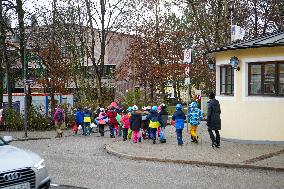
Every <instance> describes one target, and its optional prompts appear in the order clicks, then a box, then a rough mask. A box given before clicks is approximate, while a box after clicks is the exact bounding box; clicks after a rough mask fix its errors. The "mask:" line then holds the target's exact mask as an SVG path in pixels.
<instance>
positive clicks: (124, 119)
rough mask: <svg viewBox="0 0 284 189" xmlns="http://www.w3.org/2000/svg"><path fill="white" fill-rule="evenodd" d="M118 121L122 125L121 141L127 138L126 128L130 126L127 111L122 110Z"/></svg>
mask: <svg viewBox="0 0 284 189" xmlns="http://www.w3.org/2000/svg"><path fill="white" fill-rule="evenodd" d="M120 123H121V124H122V125H123V126H122V129H123V141H126V140H127V135H128V129H129V128H130V116H129V114H128V113H127V111H125V110H124V111H123V116H122V118H121V119H120Z"/></svg>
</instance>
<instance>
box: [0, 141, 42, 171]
mask: <svg viewBox="0 0 284 189" xmlns="http://www.w3.org/2000/svg"><path fill="white" fill-rule="evenodd" d="M40 160H41V158H40V157H39V156H38V155H37V154H35V153H33V152H30V151H26V150H21V149H19V148H16V147H14V146H10V145H4V146H0V172H6V171H9V170H14V169H21V168H25V167H33V166H34V165H35V164H36V163H38V162H39V161H40Z"/></svg>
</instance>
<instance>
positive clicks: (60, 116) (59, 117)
mask: <svg viewBox="0 0 284 189" xmlns="http://www.w3.org/2000/svg"><path fill="white" fill-rule="evenodd" d="M57 121H58V122H61V121H63V113H62V111H59V112H58V114H57Z"/></svg>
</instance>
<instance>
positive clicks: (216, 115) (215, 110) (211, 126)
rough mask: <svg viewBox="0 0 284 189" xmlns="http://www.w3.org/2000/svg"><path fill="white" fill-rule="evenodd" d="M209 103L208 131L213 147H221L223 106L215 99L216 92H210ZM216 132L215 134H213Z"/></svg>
mask: <svg viewBox="0 0 284 189" xmlns="http://www.w3.org/2000/svg"><path fill="white" fill-rule="evenodd" d="M209 99H210V100H209V101H208V102H207V105H208V115H207V126H208V132H209V135H210V138H211V141H212V147H217V148H219V147H220V133H219V130H221V118H220V114H221V108H220V104H219V101H218V100H216V99H215V94H214V93H213V92H211V93H210V94H209ZM213 131H214V132H215V135H216V136H215V135H214V134H213Z"/></svg>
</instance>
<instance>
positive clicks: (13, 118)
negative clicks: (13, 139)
mask: <svg viewBox="0 0 284 189" xmlns="http://www.w3.org/2000/svg"><path fill="white" fill-rule="evenodd" d="M4 125H5V128H4V129H5V130H8V131H15V130H23V129H24V120H23V116H22V115H21V114H20V113H19V112H17V111H15V110H14V109H12V108H9V109H7V110H5V111H4Z"/></svg>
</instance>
